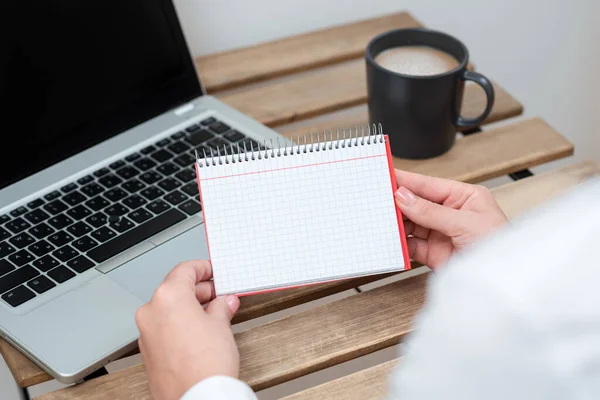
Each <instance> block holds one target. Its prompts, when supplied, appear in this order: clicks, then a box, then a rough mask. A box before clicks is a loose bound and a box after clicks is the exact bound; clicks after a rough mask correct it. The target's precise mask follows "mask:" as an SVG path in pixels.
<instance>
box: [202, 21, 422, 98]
mask: <svg viewBox="0 0 600 400" xmlns="http://www.w3.org/2000/svg"><path fill="white" fill-rule="evenodd" d="M418 26H422V25H421V24H420V23H419V22H418V21H416V20H415V19H414V18H413V17H412V16H411V15H410V14H408V13H406V12H401V13H397V14H392V15H386V16H383V17H378V18H372V19H367V20H362V21H357V22H355V23H351V24H345V25H342V26H336V27H332V28H328V29H323V30H318V31H314V32H310V33H307V34H303V35H298V36H293V37H288V38H284V39H280V40H276V41H272V42H268V43H263V44H259V45H256V46H251V47H246V48H243V49H236V50H233V51H227V52H222V53H217V54H211V55H207V56H203V57H198V58H197V59H196V64H197V67H198V71H199V74H200V76H201V78H202V80H203V83H204V85H205V87H206V89H207V91H208V92H209V93H213V92H216V91H220V90H223V89H229V88H232V87H237V86H241V85H244V84H248V83H253V82H257V81H261V80H265V79H270V78H275V77H278V76H281V75H286V74H291V73H294V72H300V71H305V70H308V69H311V68H316V67H320V66H324V65H329V64H334V63H337V62H341V61H345V60H350V59H353V58H361V57H363V56H364V52H365V48H366V46H367V43H368V42H369V41H370V40H371V39H372V38H373V37H375V36H377V35H378V34H380V33H382V32H385V31H388V30H392V29H398V28H411V27H418Z"/></svg>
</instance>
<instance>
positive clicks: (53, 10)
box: [0, 0, 201, 188]
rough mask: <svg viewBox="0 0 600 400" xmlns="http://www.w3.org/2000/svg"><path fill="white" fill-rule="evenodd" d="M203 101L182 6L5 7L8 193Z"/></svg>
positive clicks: (130, 0)
mask: <svg viewBox="0 0 600 400" xmlns="http://www.w3.org/2000/svg"><path fill="white" fill-rule="evenodd" d="M200 95H201V88H200V83H199V82H198V78H197V75H196V71H195V69H194V65H193V61H192V59H191V56H190V54H189V52H188V49H187V47H186V43H185V40H184V37H183V34H182V31H181V27H180V25H179V22H178V20H177V16H176V13H175V9H174V6H173V4H172V0H85V1H82V0H34V1H1V2H0V188H3V187H5V186H8V185H9V184H11V183H13V182H15V181H17V180H19V179H22V178H25V177H27V176H29V175H31V174H33V173H35V172H37V171H39V170H41V169H43V168H45V167H48V166H50V165H52V164H54V163H56V162H58V161H61V160H63V159H65V158H67V157H69V156H71V155H73V154H76V153H77V152H80V151H82V150H85V149H86V148H89V147H91V146H93V145H95V144H98V143H100V142H102V141H103V140H106V139H108V138H110V137H112V136H115V135H117V134H118V133H120V132H123V131H125V130H127V129H129V128H131V127H133V126H135V125H137V124H139V123H141V122H143V121H145V120H148V119H150V118H152V117H155V116H157V115H159V114H161V113H163V112H165V111H168V110H170V109H172V108H174V107H176V106H178V105H180V104H182V103H185V102H187V101H190V100H191V99H193V98H195V97H198V96H200Z"/></svg>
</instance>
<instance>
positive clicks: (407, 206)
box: [394, 186, 461, 237]
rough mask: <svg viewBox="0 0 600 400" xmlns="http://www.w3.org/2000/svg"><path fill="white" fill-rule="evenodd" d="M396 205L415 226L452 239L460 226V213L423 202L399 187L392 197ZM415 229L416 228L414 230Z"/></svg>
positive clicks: (420, 198) (427, 201)
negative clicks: (437, 232)
mask: <svg viewBox="0 0 600 400" xmlns="http://www.w3.org/2000/svg"><path fill="white" fill-rule="evenodd" d="M394 197H395V199H396V205H397V206H398V207H399V208H400V210H402V212H403V213H404V214H406V216H407V217H408V218H409V219H410V220H411V221H412V222H414V223H415V224H416V225H421V226H422V227H424V228H426V229H433V230H436V231H439V232H441V233H443V234H444V235H446V236H449V237H453V236H455V235H456V233H457V228H458V227H460V226H461V213H460V211H458V210H455V209H453V208H450V207H446V206H442V205H439V204H437V203H433V202H431V201H429V200H425V199H423V198H422V197H419V196H417V195H415V194H414V193H412V192H411V191H410V190H408V189H407V188H406V187H404V186H401V187H400V189H398V190H397V191H396V193H395V195H394ZM415 229H416V228H415Z"/></svg>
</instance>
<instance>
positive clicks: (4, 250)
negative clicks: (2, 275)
mask: <svg viewBox="0 0 600 400" xmlns="http://www.w3.org/2000/svg"><path fill="white" fill-rule="evenodd" d="M15 251H17V249H15V248H14V247H12V246H11V245H10V243H8V242H1V243H0V259H1V258H4V257H6V256H7V255H9V254H12V253H14V252H15Z"/></svg>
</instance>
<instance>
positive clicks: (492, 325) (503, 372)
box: [388, 181, 600, 400]
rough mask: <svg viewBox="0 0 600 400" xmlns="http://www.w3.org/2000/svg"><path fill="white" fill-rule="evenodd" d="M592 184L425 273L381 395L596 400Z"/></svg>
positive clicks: (597, 228)
mask: <svg viewBox="0 0 600 400" xmlns="http://www.w3.org/2000/svg"><path fill="white" fill-rule="evenodd" d="M599 199H600V182H597V181H596V182H595V184H591V183H590V184H588V185H587V186H586V187H577V188H576V189H575V190H574V191H573V193H572V194H571V195H570V196H568V197H563V198H561V199H560V200H559V201H555V202H552V203H551V204H548V205H546V206H545V207H543V208H541V209H538V210H535V211H534V212H533V213H530V214H529V215H528V216H526V217H524V218H523V219H522V220H520V221H519V220H517V221H514V222H513V223H512V224H511V225H512V226H511V227H509V228H508V229H506V230H504V231H503V232H499V233H498V234H497V235H495V236H494V237H491V238H489V239H488V240H485V241H484V242H482V243H480V244H478V245H477V246H476V247H474V248H472V249H471V250H469V251H466V252H464V253H463V254H461V255H457V256H456V257H455V258H454V259H453V260H451V261H450V262H449V264H448V265H447V266H446V267H445V268H442V269H440V271H439V272H437V273H434V274H432V276H431V281H430V286H429V291H428V296H427V302H426V305H425V307H424V308H423V310H422V312H421V314H420V315H419V316H418V317H417V319H416V321H415V325H414V327H415V331H414V332H413V334H412V335H410V337H409V338H408V339H407V341H406V342H405V343H406V344H405V346H404V348H403V350H402V352H403V354H401V356H403V358H402V359H401V360H400V362H399V364H398V366H397V367H396V369H395V370H394V371H393V373H392V374H391V376H390V377H389V386H388V387H389V388H390V389H389V399H394V400H395V399H402V400H434V399H444V398H445V399H460V400H476V399H477V400H480V399H486V400H506V399H527V400H542V399H543V400H546V399H552V400H557V399H559V400H566V399H569V400H576V399H577V400H579V399H591V398H600V379H599V377H600V375H599V374H600V340H598V338H599V337H600V306H599V305H600V290H598V287H599V282H600V266H599V262H598V251H599V250H598V249H599V248H600V247H599V243H600V239H599V238H600V201H599Z"/></svg>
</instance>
